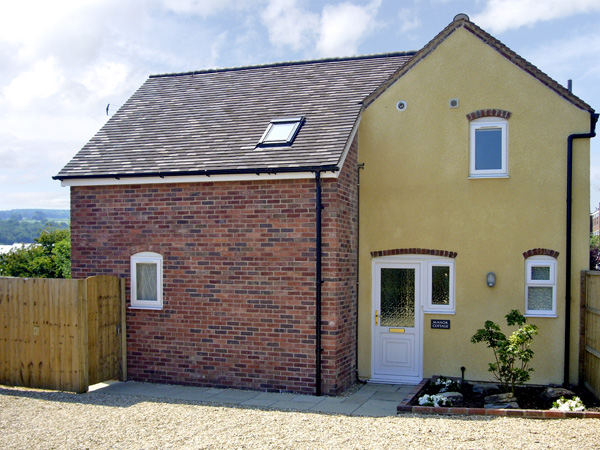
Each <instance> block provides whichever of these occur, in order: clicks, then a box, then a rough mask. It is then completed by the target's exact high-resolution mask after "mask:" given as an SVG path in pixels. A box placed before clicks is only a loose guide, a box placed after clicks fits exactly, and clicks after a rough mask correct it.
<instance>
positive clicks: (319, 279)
mask: <svg viewBox="0 0 600 450" xmlns="http://www.w3.org/2000/svg"><path fill="white" fill-rule="evenodd" d="M315 187H316V191H317V192H316V206H315V207H316V225H317V226H316V228H317V230H316V234H317V236H316V237H317V256H316V259H317V261H316V263H317V266H316V274H315V278H316V289H317V294H316V297H317V298H316V323H315V328H316V349H315V350H316V373H315V395H316V396H317V397H320V396H321V395H322V394H321V381H322V380H321V360H322V353H323V349H322V348H321V316H322V314H321V311H322V301H321V297H322V292H321V289H322V286H323V268H322V257H323V236H322V226H323V223H322V222H323V221H322V216H321V212H322V210H323V199H322V195H321V194H322V192H321V191H322V189H321V172H319V171H316V172H315Z"/></svg>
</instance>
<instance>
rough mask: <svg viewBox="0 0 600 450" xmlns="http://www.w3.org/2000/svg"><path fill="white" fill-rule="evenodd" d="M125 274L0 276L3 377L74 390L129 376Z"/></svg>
mask: <svg viewBox="0 0 600 450" xmlns="http://www.w3.org/2000/svg"><path fill="white" fill-rule="evenodd" d="M124 286H125V285H124V280H120V279H119V278H117V277H112V276H98V277H92V278H88V279H86V280H63V279H60V280H59V279H44V278H30V279H26V278H0V383H2V384H9V385H17V386H28V387H37V388H47V389H58V390H64V391H73V392H87V390H88V387H89V385H90V384H95V383H98V382H100V381H104V380H108V379H116V378H118V379H121V380H124V379H126V376H127V366H126V359H125V358H126V356H125V355H126V351H125V305H124V298H125V296H124V289H125V287H124Z"/></svg>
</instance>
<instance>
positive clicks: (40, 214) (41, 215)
mask: <svg viewBox="0 0 600 450" xmlns="http://www.w3.org/2000/svg"><path fill="white" fill-rule="evenodd" d="M31 220H37V221H38V222H44V221H45V220H46V214H44V213H43V212H42V211H35V212H34V213H33V215H32V216H31Z"/></svg>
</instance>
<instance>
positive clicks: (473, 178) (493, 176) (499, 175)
mask: <svg viewBox="0 0 600 450" xmlns="http://www.w3.org/2000/svg"><path fill="white" fill-rule="evenodd" d="M486 178H510V177H509V176H508V175H502V174H497V175H496V174H494V175H491V174H490V175H469V176H468V178H467V179H469V180H481V179H486Z"/></svg>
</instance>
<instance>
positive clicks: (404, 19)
mask: <svg viewBox="0 0 600 450" xmlns="http://www.w3.org/2000/svg"><path fill="white" fill-rule="evenodd" d="M398 18H399V20H400V32H401V33H407V32H409V31H412V30H415V29H417V28H419V26H421V21H420V20H419V18H418V17H417V15H416V13H415V12H414V11H412V10H410V9H409V8H401V9H400V11H398Z"/></svg>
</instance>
